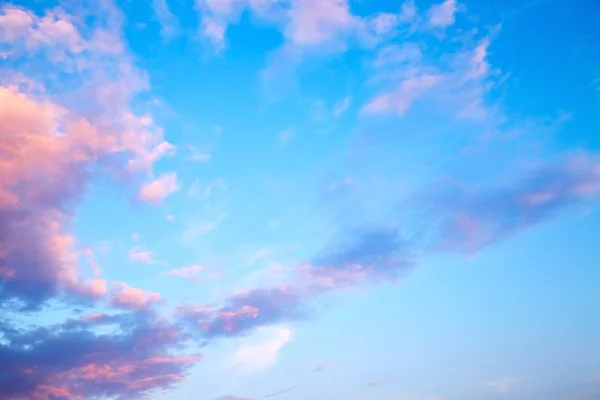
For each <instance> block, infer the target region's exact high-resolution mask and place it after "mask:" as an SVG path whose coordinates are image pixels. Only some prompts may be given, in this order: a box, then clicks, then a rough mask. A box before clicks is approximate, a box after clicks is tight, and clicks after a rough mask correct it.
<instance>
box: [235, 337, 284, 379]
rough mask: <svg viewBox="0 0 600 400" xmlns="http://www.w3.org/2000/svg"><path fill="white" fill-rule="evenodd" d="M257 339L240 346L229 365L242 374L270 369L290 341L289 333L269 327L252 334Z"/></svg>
mask: <svg viewBox="0 0 600 400" xmlns="http://www.w3.org/2000/svg"><path fill="white" fill-rule="evenodd" d="M254 336H255V337H258V338H259V339H257V340H254V342H253V343H252V339H250V343H245V344H242V345H240V346H239V347H238V348H237V349H236V350H235V352H234V354H233V357H232V359H231V365H232V366H233V367H234V368H236V369H238V370H240V371H243V372H259V371H264V370H266V369H269V368H271V367H272V366H273V365H275V364H276V363H277V361H278V359H279V352H280V351H281V349H282V348H283V347H284V346H285V345H286V344H287V343H288V342H289V341H290V340H291V331H290V330H289V329H287V328H282V327H270V328H264V329H263V330H262V331H261V330H259V331H257V332H256V333H255V334H254Z"/></svg>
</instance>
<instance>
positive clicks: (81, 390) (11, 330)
mask: <svg viewBox="0 0 600 400" xmlns="http://www.w3.org/2000/svg"><path fill="white" fill-rule="evenodd" d="M102 327H104V328H109V327H115V328H116V329H114V330H111V331H107V332H106V333H102V334H98V333H94V331H95V330H96V329H98V328H102ZM0 332H1V334H2V337H3V340H2V341H1V342H0V363H1V364H2V366H3V373H2V374H1V375H0V386H1V387H2V391H1V393H0V399H1V400H11V399H15V398H28V399H47V398H55V397H53V396H55V395H57V394H60V395H61V396H65V397H67V398H72V399H76V398H89V399H91V398H99V397H106V396H109V397H111V398H112V397H116V398H131V397H135V396H138V395H142V394H148V393H152V392H153V391H154V390H156V389H165V388H169V387H171V386H172V385H174V384H176V383H178V382H180V381H181V380H182V379H183V377H184V375H185V373H186V372H187V370H188V369H189V368H190V367H191V366H192V365H193V364H195V363H196V362H198V361H200V360H201V358H202V357H201V356H200V355H185V356H175V355H171V354H172V351H173V350H175V349H177V348H178V347H180V346H181V344H182V343H184V342H185V341H186V340H187V339H186V337H185V335H183V334H182V333H181V332H180V331H179V330H178V329H177V328H176V327H175V326H174V325H171V324H169V323H168V322H166V321H164V320H162V319H160V318H158V317H156V316H155V315H153V314H148V313H142V314H140V313H135V314H133V313H127V314H117V315H112V316H111V315H104V314H93V315H89V316H84V317H82V318H80V319H76V320H67V321H65V322H64V323H63V324H61V325H53V326H49V327H44V328H32V329H29V330H26V329H24V328H15V327H11V326H9V325H6V323H5V322H3V323H2V324H1V325H0Z"/></svg>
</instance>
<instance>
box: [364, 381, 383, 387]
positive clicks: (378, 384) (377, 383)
mask: <svg viewBox="0 0 600 400" xmlns="http://www.w3.org/2000/svg"><path fill="white" fill-rule="evenodd" d="M385 384H386V382H385V381H377V382H369V383H367V386H368V387H371V388H373V387H379V386H383V385H385Z"/></svg>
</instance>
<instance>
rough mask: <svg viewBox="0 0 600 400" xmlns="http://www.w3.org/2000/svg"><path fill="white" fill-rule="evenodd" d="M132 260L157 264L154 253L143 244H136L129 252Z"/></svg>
mask: <svg viewBox="0 0 600 400" xmlns="http://www.w3.org/2000/svg"><path fill="white" fill-rule="evenodd" d="M127 255H128V257H129V259H130V260H131V261H135V262H139V263H142V264H155V263H156V260H155V259H154V253H153V252H151V251H147V250H144V248H143V247H142V246H141V245H137V246H135V247H134V248H133V249H131V250H129V252H128V253H127Z"/></svg>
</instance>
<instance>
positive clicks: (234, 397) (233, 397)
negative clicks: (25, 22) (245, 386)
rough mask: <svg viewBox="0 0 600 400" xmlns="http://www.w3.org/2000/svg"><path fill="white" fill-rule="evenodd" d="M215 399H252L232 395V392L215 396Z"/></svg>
mask: <svg viewBox="0 0 600 400" xmlns="http://www.w3.org/2000/svg"><path fill="white" fill-rule="evenodd" d="M215 400H252V399H250V398H248V397H239V396H234V395H232V394H228V395H226V396H221V397H217V398H216V399H215Z"/></svg>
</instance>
